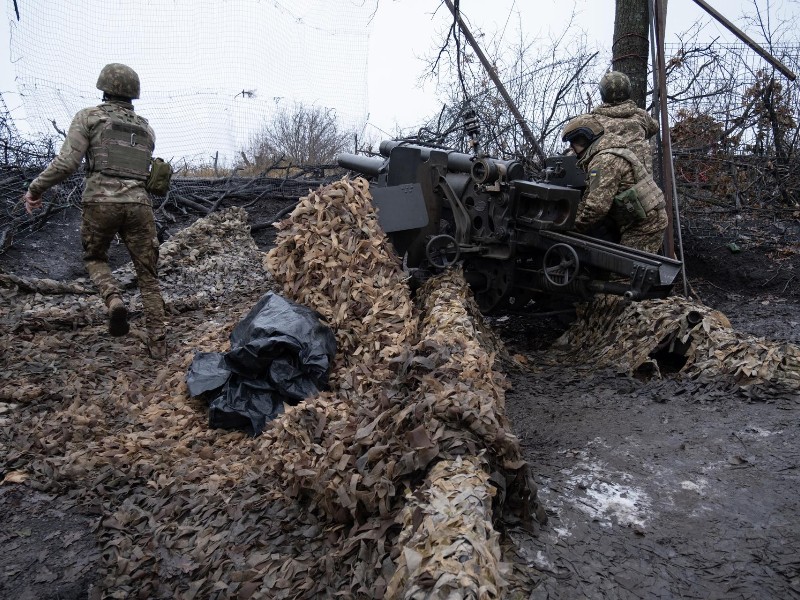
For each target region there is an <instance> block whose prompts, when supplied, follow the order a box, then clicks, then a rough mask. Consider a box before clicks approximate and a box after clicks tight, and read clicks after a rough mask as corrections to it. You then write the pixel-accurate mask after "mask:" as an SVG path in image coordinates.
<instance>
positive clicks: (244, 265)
mask: <svg viewBox="0 0 800 600" xmlns="http://www.w3.org/2000/svg"><path fill="white" fill-rule="evenodd" d="M245 217H246V215H245V213H244V212H243V211H241V210H230V211H226V212H225V213H221V214H217V215H212V216H211V217H209V218H207V219H203V220H201V221H198V222H197V223H196V224H195V225H193V226H192V227H190V228H189V229H187V230H185V231H183V232H181V233H179V234H178V235H176V236H175V237H174V238H173V239H172V240H170V242H168V243H167V244H165V245H164V246H162V257H163V264H162V272H163V278H162V281H163V287H164V292H165V296H166V298H167V301H168V308H169V310H170V331H169V334H168V343H169V344H170V347H171V349H172V351H171V353H170V355H169V358H168V359H167V361H165V363H164V364H159V363H155V362H154V361H152V360H150V359H149V358H147V355H146V352H145V349H144V345H143V341H142V340H141V339H137V337H136V336H129V337H128V338H122V339H112V338H109V337H108V336H107V335H106V334H105V323H104V322H103V320H102V313H101V312H100V309H99V299H97V297H96V296H94V295H92V294H77V293H64V292H75V291H78V290H72V289H71V288H69V287H67V288H64V289H62V290H61V291H60V293H59V295H47V296H46V295H43V294H42V293H41V292H42V291H43V290H45V289H48V290H50V291H53V292H55V291H56V290H54V289H51V288H49V287H48V286H47V285H44V284H41V282H37V281H25V282H19V281H18V282H17V283H15V282H14V280H13V278H10V277H9V278H6V279H2V280H0V284H2V287H0V338H2V339H0V341H1V342H2V344H3V346H4V348H7V349H8V350H7V351H6V352H4V355H3V358H2V362H3V364H2V370H1V371H0V384H1V385H0V389H2V392H0V402H2V403H4V405H5V407H6V408H8V409H10V410H11V414H12V415H13V419H9V420H8V421H7V422H4V423H3V425H4V428H3V430H2V434H0V436H1V437H0V452H2V453H3V454H4V455H5V456H6V457H7V459H6V466H5V468H6V471H7V479H6V481H9V482H10V481H20V480H23V479H26V478H27V481H28V484H29V485H31V486H33V487H35V488H37V489H46V490H50V491H53V492H59V493H62V494H63V497H64V499H65V501H67V502H69V501H72V502H74V503H75V504H79V505H81V506H82V507H86V508H88V509H89V510H92V511H95V512H96V513H97V514H99V515H101V518H100V520H99V524H98V529H97V535H98V537H99V540H100V543H101V546H102V552H103V565H102V570H101V572H100V573H98V577H99V584H98V589H99V590H100V591H101V592H102V594H101V595H102V596H103V597H109V598H130V597H139V598H195V597H204V598H233V597H235V598H250V597H269V598H300V597H302V598H311V597H331V596H333V595H334V594H336V595H341V596H342V597H365V598H366V597H369V598H373V597H382V596H384V595H387V596H389V597H408V598H411V597H419V595H420V593H421V590H430V589H431V588H435V589H437V590H439V592H437V596H436V597H444V594H445V593H449V592H453V593H454V594H455V595H454V596H453V595H451V596H448V597H472V598H492V597H498V596H500V595H502V594H503V593H504V592H505V591H508V590H509V589H510V586H514V585H520V586H523V587H525V586H526V585H530V583H526V582H522V581H518V582H516V583H514V582H512V583H509V582H508V581H507V580H508V577H505V576H504V574H506V573H507V572H508V571H509V568H508V565H504V564H503V562H502V560H501V558H500V554H499V549H498V541H497V534H496V532H494V530H493V529H492V526H491V518H492V517H491V513H490V512H489V508H490V506H492V504H494V506H493V508H495V509H497V508H498V507H501V506H506V507H511V508H513V509H515V510H516V511H517V512H518V513H519V514H522V515H523V516H529V515H527V513H529V512H530V511H531V509H536V508H537V505H536V504H535V498H536V496H535V487H534V486H533V485H532V483H531V482H530V477H529V475H528V468H527V465H526V464H525V462H524V461H523V460H522V459H521V454H520V449H519V444H518V443H517V440H516V438H515V437H514V436H513V435H512V434H511V433H510V430H511V428H510V426H509V424H508V421H507V419H506V417H505V416H504V411H503V403H504V389H505V382H504V379H503V377H502V376H501V375H500V374H498V373H496V372H495V371H494V370H493V369H492V367H493V364H494V355H493V354H490V353H487V352H486V351H485V350H484V349H483V348H484V346H483V345H482V343H481V342H486V343H487V345H488V347H497V346H498V345H499V343H498V342H497V341H496V340H490V339H489V337H490V334H489V333H488V332H487V331H486V330H485V329H483V328H481V327H479V326H478V324H477V323H476V322H475V321H474V315H476V314H477V309H476V308H475V306H474V302H473V300H472V298H471V295H470V293H469V291H468V288H467V286H466V284H465V283H464V281H463V277H462V276H461V274H460V273H459V272H457V271H454V272H452V273H449V274H447V275H446V276H444V277H442V278H441V279H440V280H438V281H432V282H430V283H429V284H428V285H427V286H426V288H425V289H424V290H423V291H422V295H421V298H422V300H421V301H420V304H419V307H418V308H415V307H414V305H413V303H412V302H411V299H410V293H409V290H408V288H407V286H406V285H405V282H404V279H403V274H402V271H401V270H400V268H399V265H398V263H397V261H396V259H395V258H394V257H393V255H392V254H391V253H390V252H389V251H388V249H387V248H386V244H385V238H384V237H383V234H382V233H381V232H380V229H379V228H378V226H377V221H376V219H375V214H374V211H373V209H372V207H371V205H370V203H369V195H368V190H367V186H366V183H365V182H364V181H362V180H356V181H354V182H350V181H347V180H342V181H341V182H338V183H336V184H334V185H332V186H329V187H327V188H322V189H320V190H317V191H316V192H313V193H311V194H309V196H307V197H306V198H303V199H302V200H301V202H300V204H299V205H298V207H297V208H296V210H295V212H294V213H293V215H292V216H291V217H290V218H288V219H287V220H286V221H284V222H282V223H281V224H280V229H281V231H280V233H279V240H278V247H277V248H276V249H275V250H274V251H273V252H272V253H270V255H269V256H268V258H267V259H266V260H265V258H264V255H263V254H262V253H259V252H258V251H257V249H256V248H255V246H254V244H253V242H252V239H250V237H249V233H248V230H247V225H246V221H245ZM265 263H266V264H268V265H269V266H270V268H271V269H273V270H274V272H275V277H276V280H277V283H276V282H274V281H271V277H270V274H269V273H268V272H267V271H266V270H265V269H264V264H265ZM128 269H129V268H128ZM84 284H85V282H77V283H76V285H79V286H84ZM277 285H279V286H280V287H281V288H282V290H280V289H277V290H276V291H279V292H282V293H283V294H284V295H285V296H287V297H288V298H290V299H292V300H296V301H302V302H303V303H305V304H308V305H309V306H312V307H313V308H315V309H316V310H318V311H319V312H320V313H321V314H322V315H323V316H324V317H325V318H326V320H327V321H328V322H329V324H331V326H332V327H333V329H334V330H335V332H336V335H337V340H338V343H339V346H340V348H339V352H338V356H337V362H336V365H335V370H334V372H333V373H332V376H331V390H329V391H327V392H325V393H323V394H321V395H320V396H319V397H317V398H314V399H310V400H309V401H307V402H304V403H301V404H300V405H298V406H297V407H289V408H287V410H286V413H285V414H284V415H283V416H281V417H280V418H279V419H277V420H276V421H274V422H273V426H272V427H270V428H268V429H267V431H265V433H264V435H262V436H260V437H258V438H249V437H247V436H246V435H244V434H243V433H239V432H226V431H222V430H211V429H209V428H208V425H207V413H206V406H205V405H204V403H203V402H202V401H199V400H195V399H191V398H189V397H188V395H187V390H186V385H185V383H184V376H185V373H186V370H187V368H188V366H189V364H190V363H191V360H192V356H193V352H194V351H195V350H202V351H224V350H225V349H226V348H227V345H228V336H229V334H230V331H231V329H232V328H233V326H234V325H235V324H236V323H237V322H238V320H239V319H240V318H241V317H242V316H243V315H244V314H245V313H246V312H247V311H248V310H249V309H250V307H251V306H252V305H253V304H255V302H256V301H257V300H258V298H259V297H260V296H261V295H262V294H263V293H265V292H266V291H268V290H269V289H275V288H276V286H277ZM33 290H38V291H33ZM79 291H84V290H83V289H82V288H81V290H79ZM128 300H129V301H131V302H132V303H133V305H134V307H136V306H137V302H138V300H137V293H136V292H135V291H132V294H131V295H130V297H129V298H128ZM134 314H135V313H134ZM135 316H136V315H135ZM137 325H140V324H139V323H138V316H136V319H135V320H134V332H137V331H141V327H140V326H139V327H137ZM437 464H440V465H441V466H439V467H436V465H437ZM433 467H436V468H437V469H438V470H437V471H431V468H433ZM440 471H441V472H440ZM489 478H491V486H489V485H488V484H487V482H488V481H489ZM7 484H8V483H7ZM465 492H466V493H467V495H465ZM412 497H413V498H414V500H413V501H412ZM425 499H427V502H426V500H425ZM445 506H452V507H454V510H456V512H455V513H453V514H450V515H449V516H448V518H447V519H441V518H440V517H437V516H436V510H437V508H438V507H442V508H443V507H445ZM470 506H472V508H471V509H469V510H467V507H470ZM478 507H480V511H479V512H474V511H475V510H476V509H477V508H478ZM409 510H411V511H412V513H413V514H412V517H411V518H410V520H409V516H408V515H409V513H408V511H409ZM417 511H422V512H420V513H419V514H423V513H424V514H425V515H426V516H425V517H424V518H423V519H422V520H421V523H422V524H424V525H423V526H422V528H416V527H415V525H416V524H417V522H418V520H417V518H416V517H415V516H413V515H415V514H417ZM458 511H461V517H459V516H458V514H459V513H458ZM432 528H435V529H436V536H434V537H431V540H430V542H426V541H425V537H426V535H425V533H426V532H429V531H431V530H432ZM453 544H455V545H456V546H455V547H457V548H458V553H459V554H458V556H459V557H460V558H463V560H464V561H465V562H463V563H462V562H461V561H460V560H458V561H454V560H452V557H450V556H449V554H450V548H451V547H453ZM459 565H461V566H462V567H463V569H464V572H463V573H457V572H454V568H455V567H458V566H459ZM456 571H457V569H456ZM456 582H457V585H456ZM387 590H389V593H386V591H387ZM439 594H441V596H439ZM526 595H527V594H526Z"/></svg>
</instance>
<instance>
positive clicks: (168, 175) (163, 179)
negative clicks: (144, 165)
mask: <svg viewBox="0 0 800 600" xmlns="http://www.w3.org/2000/svg"><path fill="white" fill-rule="evenodd" d="M171 181H172V165H170V164H169V163H168V162H166V161H164V159H163V158H154V159H153V160H151V161H150V174H149V175H148V176H147V181H145V182H144V189H146V190H147V191H148V192H150V193H151V194H155V195H156V196H166V195H167V192H168V191H169V184H170V182H171Z"/></svg>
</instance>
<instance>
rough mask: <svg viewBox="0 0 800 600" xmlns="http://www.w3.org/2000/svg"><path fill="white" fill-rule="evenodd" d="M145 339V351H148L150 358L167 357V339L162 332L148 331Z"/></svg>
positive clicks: (159, 358) (161, 358)
mask: <svg viewBox="0 0 800 600" xmlns="http://www.w3.org/2000/svg"><path fill="white" fill-rule="evenodd" d="M147 337H148V340H147V351H148V352H149V353H150V358H152V359H155V360H163V359H164V358H166V357H167V340H166V336H165V335H164V332H163V331H161V332H158V333H155V334H154V333H150V334H149V335H148V336H147Z"/></svg>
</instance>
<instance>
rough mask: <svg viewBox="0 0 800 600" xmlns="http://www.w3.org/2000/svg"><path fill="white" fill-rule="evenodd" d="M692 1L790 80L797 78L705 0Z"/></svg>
mask: <svg viewBox="0 0 800 600" xmlns="http://www.w3.org/2000/svg"><path fill="white" fill-rule="evenodd" d="M694 3H695V4H697V6H699V7H700V8H702V9H703V10H704V11H706V12H707V13H708V14H710V15H711V16H712V17H714V18H715V19H716V20H717V21H719V22H720V23H721V24H722V25H724V26H725V27H726V28H727V29H728V31H730V32H731V33H733V35H735V36H736V37H738V38H739V39H740V40H742V41H743V42H744V43H745V44H747V45H748V46H750V47H751V48H752V49H753V50H755V51H756V52H757V53H758V54H760V55H761V58H763V59H764V60H766V61H767V62H768V63H769V64H771V65H772V66H773V67H775V68H776V69H778V71H780V72H781V73H783V74H784V75H785V76H786V77H788V78H789V80H790V81H794V80H795V79H797V75H795V74H794V73H793V72H792V71H791V69H789V67H787V66H786V65H784V64H783V63H782V62H781V61H779V60H778V59H777V58H775V57H774V56H772V54H770V53H769V52H767V51H766V50H764V48H762V47H761V46H759V45H758V44H757V43H756V42H754V41H753V40H752V39H750V38H749V37H748V35H747V34H746V33H745V32H744V31H742V30H741V29H739V28H738V27H736V25H734V24H733V23H731V22H730V21H729V20H728V19H726V18H725V17H724V16H723V15H722V14H721V13H719V12H718V11H717V10H716V9H714V8H713V7H712V6H711V5H709V4H708V2H705V0H694Z"/></svg>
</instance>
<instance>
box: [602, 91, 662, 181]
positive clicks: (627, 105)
mask: <svg viewBox="0 0 800 600" xmlns="http://www.w3.org/2000/svg"><path fill="white" fill-rule="evenodd" d="M591 114H592V115H593V116H594V117H595V118H596V119H597V120H598V121H599V122H600V124H601V125H602V126H603V129H605V135H611V136H613V137H615V138H617V139H618V140H619V143H620V146H621V147H624V148H630V149H631V150H632V151H633V152H634V153H635V154H636V156H637V157H638V158H639V160H640V161H641V162H642V164H643V165H644V166H645V168H646V169H647V172H648V173H650V174H651V175H652V173H653V152H652V150H651V148H650V142H649V141H648V140H649V139H650V138H652V137H653V136H654V135H655V134H656V133H658V123H656V122H655V120H654V119H653V117H651V116H650V115H649V114H647V112H646V111H644V110H642V109H641V108H639V107H638V106H636V104H635V103H634V101H633V100H625V101H623V102H619V103H616V104H608V103H604V104H601V105H600V106H598V107H597V108H595V109H594V110H593V111H592V112H591Z"/></svg>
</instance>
